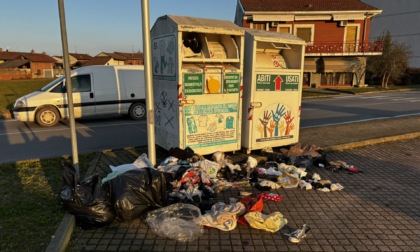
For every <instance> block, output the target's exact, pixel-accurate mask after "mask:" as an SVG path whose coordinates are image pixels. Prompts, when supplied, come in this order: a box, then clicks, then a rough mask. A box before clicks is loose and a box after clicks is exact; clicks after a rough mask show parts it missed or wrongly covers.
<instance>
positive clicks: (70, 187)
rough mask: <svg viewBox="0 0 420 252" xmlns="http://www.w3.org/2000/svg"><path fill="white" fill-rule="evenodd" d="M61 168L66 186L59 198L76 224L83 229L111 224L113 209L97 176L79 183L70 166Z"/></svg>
mask: <svg viewBox="0 0 420 252" xmlns="http://www.w3.org/2000/svg"><path fill="white" fill-rule="evenodd" d="M63 168H64V182H65V183H66V185H65V186H64V187H63V189H62V191H61V193H60V198H61V200H62V202H63V207H64V209H66V210H67V211H68V212H69V213H71V214H73V215H74V216H75V217H76V223H77V224H78V225H79V226H80V227H81V228H83V229H93V228H99V227H102V226H105V225H108V224H110V223H112V222H113V221H114V219H115V212H114V208H113V206H112V204H111V201H110V195H109V193H108V190H107V189H106V188H105V187H104V186H102V183H101V178H100V176H99V174H94V175H91V176H89V177H87V178H85V179H83V180H82V181H80V183H79V182H78V179H77V176H76V172H75V170H74V167H73V166H72V165H70V164H68V163H64V164H63Z"/></svg>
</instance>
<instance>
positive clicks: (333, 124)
mask: <svg viewBox="0 0 420 252" xmlns="http://www.w3.org/2000/svg"><path fill="white" fill-rule="evenodd" d="M418 115H420V113H414V114H407V115H398V116H389V117H377V118H369V119H363V120H355V121H347V122H341V123H327V124H320V125H314V126H307V127H300V128H301V129H310V128H317V127H325V126H335V125H342V124H350V123H358V122H368V121H374V120H383V119H390V118H400V117H407V116H418Z"/></svg>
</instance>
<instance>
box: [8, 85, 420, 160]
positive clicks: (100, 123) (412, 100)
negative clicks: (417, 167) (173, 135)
mask: <svg viewBox="0 0 420 252" xmlns="http://www.w3.org/2000/svg"><path fill="white" fill-rule="evenodd" d="M406 115H420V91H409V92H393V93H380V94H378V93H376V94H367V95H357V96H354V95H345V96H339V97H333V98H327V99H326V98H317V99H305V100H304V101H303V102H302V113H301V128H309V127H317V126H325V125H334V124H344V123H350V122H358V121H364V120H375V119H381V118H392V117H400V116H406ZM76 127H77V143H78V151H79V153H86V152H92V151H99V150H105V149H115V148H123V147H131V146H142V145H146V144H147V128H146V127H147V125H146V121H132V120H130V119H127V118H123V117H121V116H111V117H109V116H107V117H95V118H90V119H89V120H77V121H76ZM0 146H1V147H0V148H1V150H0V163H5V162H14V161H18V160H27V159H35V158H48V157H56V156H62V155H70V154H71V139H70V130H69V125H68V121H63V122H62V123H61V124H60V125H58V126H56V127H53V128H42V127H40V126H38V125H37V124H34V123H22V122H18V121H15V120H3V121H0Z"/></svg>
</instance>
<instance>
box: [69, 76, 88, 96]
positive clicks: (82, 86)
mask: <svg viewBox="0 0 420 252" xmlns="http://www.w3.org/2000/svg"><path fill="white" fill-rule="evenodd" d="M91 86H92V85H91V81H90V75H89V74H86V75H77V76H73V77H71V87H72V89H73V92H90V91H91V90H92V89H91Z"/></svg>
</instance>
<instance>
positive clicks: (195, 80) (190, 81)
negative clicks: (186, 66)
mask: <svg viewBox="0 0 420 252" xmlns="http://www.w3.org/2000/svg"><path fill="white" fill-rule="evenodd" d="M184 94H185V95H201V94H203V74H184Z"/></svg>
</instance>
